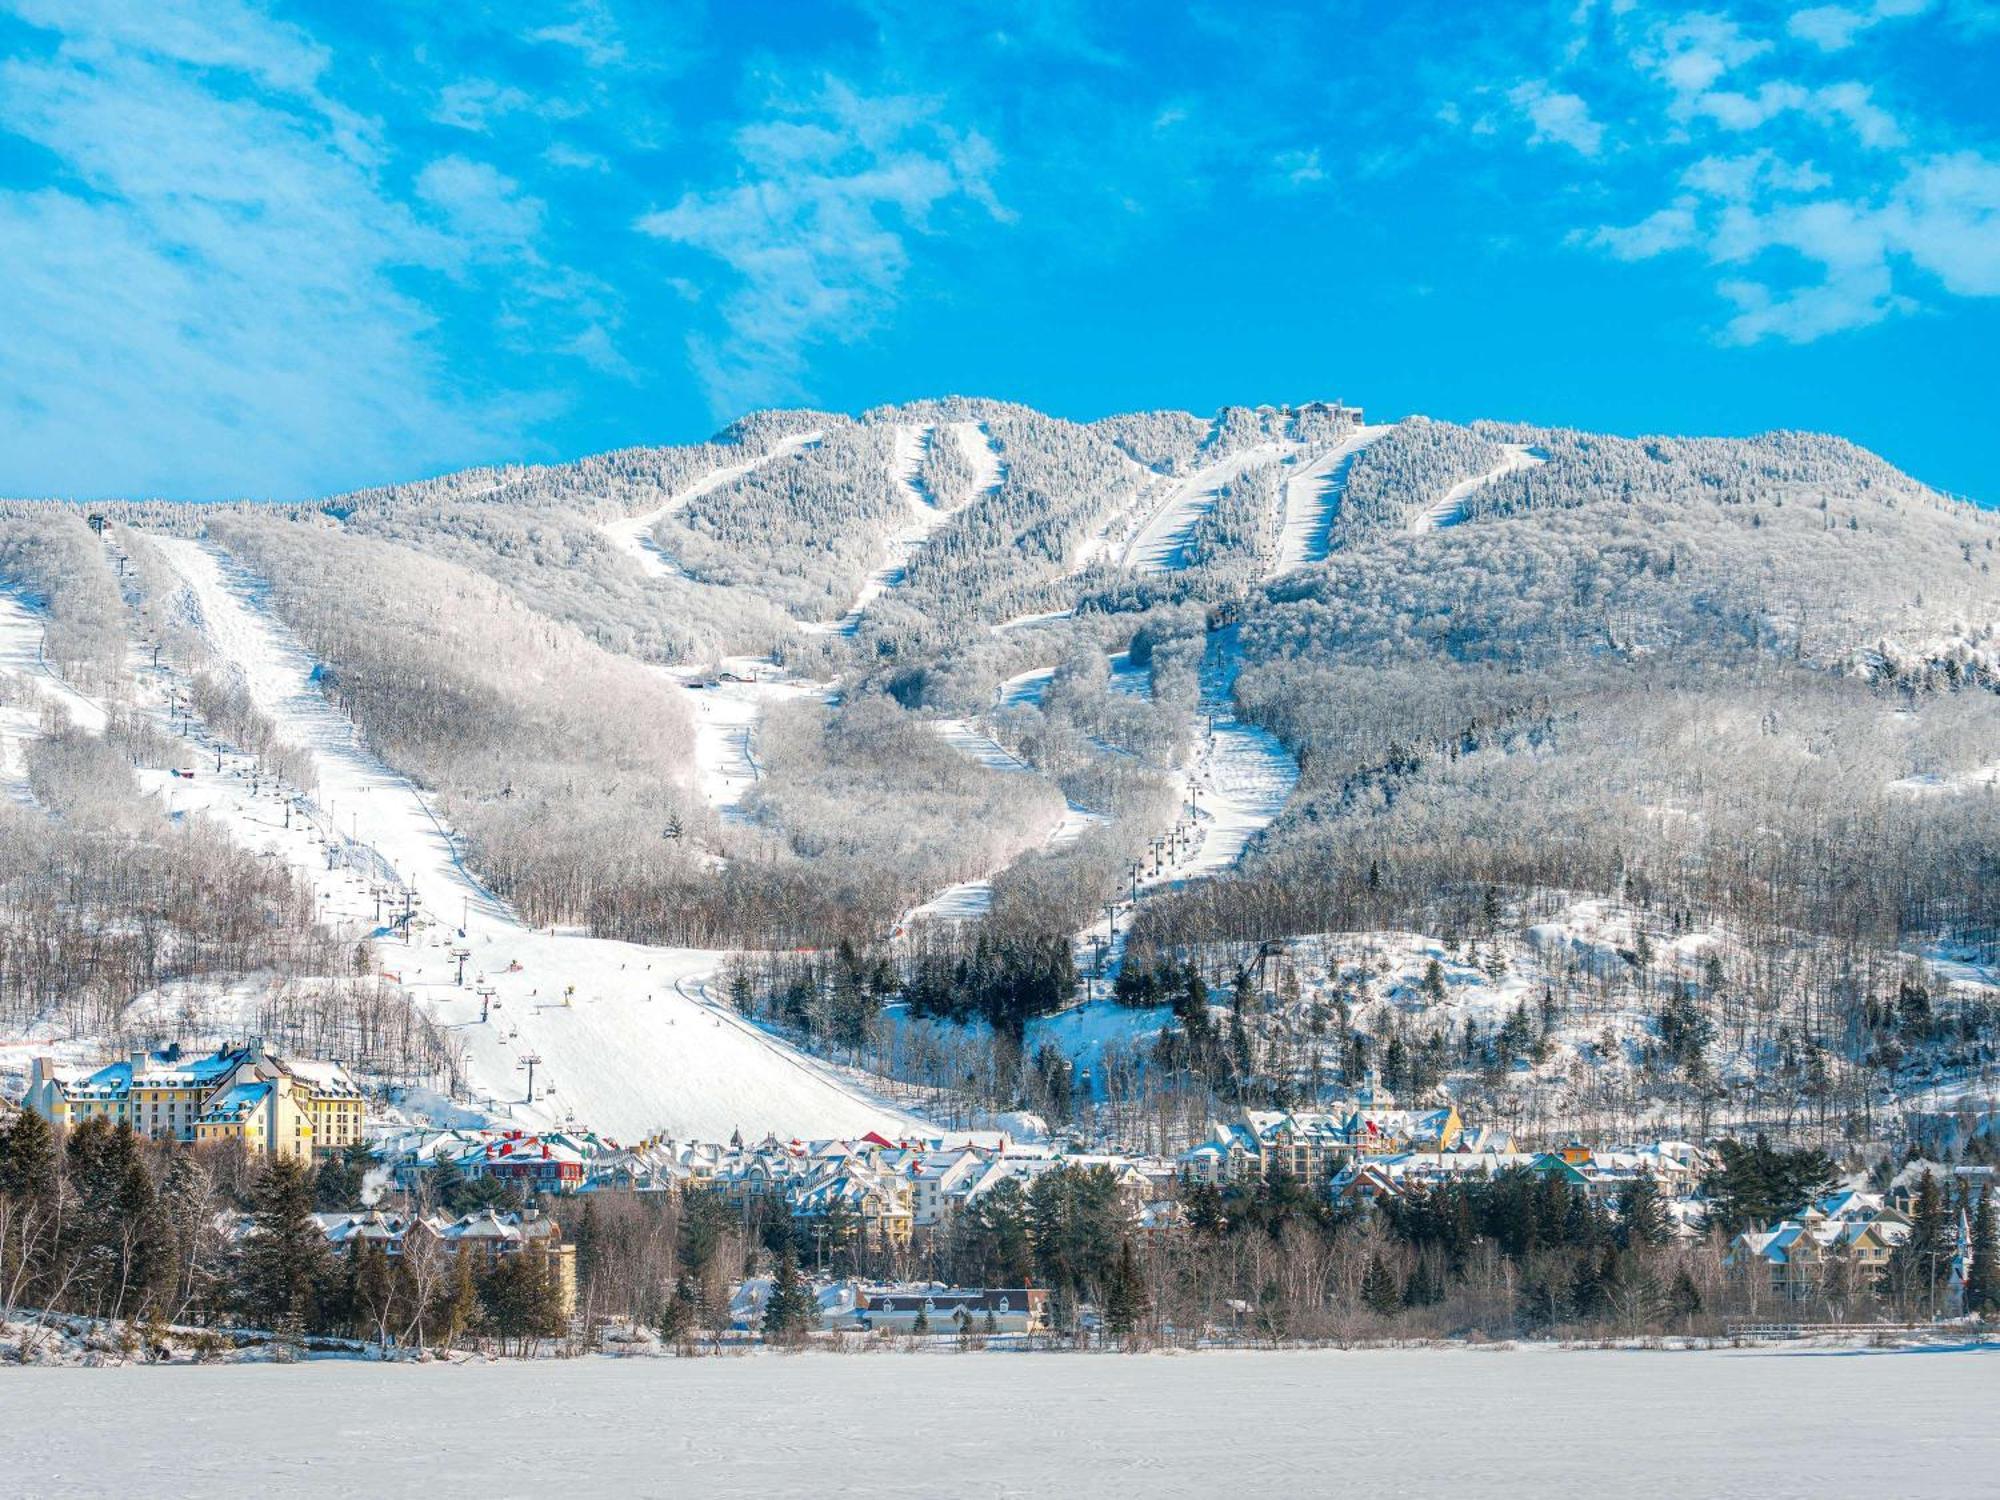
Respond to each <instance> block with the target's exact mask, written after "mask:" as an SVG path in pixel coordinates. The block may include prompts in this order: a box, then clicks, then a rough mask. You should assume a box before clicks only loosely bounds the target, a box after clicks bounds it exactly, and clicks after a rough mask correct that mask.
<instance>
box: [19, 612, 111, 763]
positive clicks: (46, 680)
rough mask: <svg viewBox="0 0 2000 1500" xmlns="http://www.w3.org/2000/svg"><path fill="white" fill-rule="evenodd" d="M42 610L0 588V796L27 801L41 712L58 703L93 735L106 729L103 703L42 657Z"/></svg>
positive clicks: (40, 728)
mask: <svg viewBox="0 0 2000 1500" xmlns="http://www.w3.org/2000/svg"><path fill="white" fill-rule="evenodd" d="M43 630H44V625H43V621H42V615H41V611H40V610H38V609H37V608H36V607H35V606H34V605H33V604H32V603H30V602H29V601H28V600H26V599H24V598H22V597H21V596H20V595H19V594H17V593H15V592H13V591H12V590H9V589H5V588H0V795H4V796H6V797H9V798H12V799H13V800H15V801H25V800H27V799H28V772H27V766H26V764H25V762H24V756H25V754H26V750H27V745H28V742H29V741H30V740H33V739H35V738H37V737H38V736H39V735H40V734H41V732H42V711H43V710H44V709H45V708H46V707H48V706H49V705H54V706H55V707H56V708H58V709H59V710H60V711H61V712H63V713H64V714H66V715H68V717H69V719H70V722H71V723H73V724H75V725H77V727H79V728H81V729H84V730H86V731H88V732H89V733H91V734H102V733H103V732H104V723H105V713H104V709H103V707H102V705H100V704H97V703H94V702H92V701H91V700H90V699H89V698H87V697H85V696H84V695H83V694H82V693H79V692H77V691H76V690H75V689H74V688H72V687H71V686H70V685H69V684H68V683H66V682H64V681H63V680H62V678H61V677H59V676H58V675H57V674H56V673H55V672H54V671H53V670H51V668H50V667H49V664H48V662H47V661H46V660H45V659H44V658H43V656H42V634H43Z"/></svg>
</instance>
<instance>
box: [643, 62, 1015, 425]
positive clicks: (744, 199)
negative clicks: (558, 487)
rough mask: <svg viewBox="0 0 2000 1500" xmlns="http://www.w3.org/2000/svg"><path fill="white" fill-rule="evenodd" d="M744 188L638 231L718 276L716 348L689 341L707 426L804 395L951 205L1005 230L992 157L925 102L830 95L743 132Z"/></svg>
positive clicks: (866, 322)
mask: <svg viewBox="0 0 2000 1500" xmlns="http://www.w3.org/2000/svg"><path fill="white" fill-rule="evenodd" d="M734 144H735V148H736V154H737V158H738V163H739V168H740V172H741V175H742V178H743V180H742V181H740V182H738V183H737V184H736V185H734V186H731V187H727V188H720V189H716V190H713V191H709V192H691V193H687V194H685V195H683V196H682V197H681V199H680V200H679V201H678V202H677V203H675V204H674V205H673V207H671V208H666V209H660V210H657V211H655V212H653V213H649V214H647V215H645V216H644V217H643V218H641V219H640V220H639V222H638V225H637V227H638V228H639V230H640V231H641V232H642V233H644V234H648V235H651V236H654V237H655V238H657V239H661V240H665V241H669V242H671V243H674V244H678V245H684V246H687V247H689V248H691V249H694V250H698V251H701V252H703V253H705V254H707V255H709V256H712V257H714V258H715V259H716V260H719V261H720V262H722V264H723V265H724V266H725V267H727V269H728V273H729V276H730V282H731V284H730V286H729V288H728V290H727V291H726V293H725V294H724V295H723V296H722V297H721V298H720V301H719V312H720V317H721V319H722V323H723V328H724V332H723V334H722V336H721V337H719V338H717V337H713V336H708V335H697V336H695V337H694V338H693V339H691V341H690V354H691V357H692V359H693V361H694V364H695V368H696V371H697V373H698V375H699V376H700V378H701V380H702V382H703V385H704V386H705V388H706V389H707V391H708V394H709V398H710V400H711V402H712V403H713V404H714V406H715V408H716V410H717V411H718V413H721V414H729V413H733V412H738V411H741V410H742V409H743V408H744V407H745V406H749V405H754V404H756V403H759V402H766V401H772V400H780V399H791V398H794V397H797V396H799V395H802V394H803V391H804V371H805V360H806V354H807V351H808V350H809V348H810V347H811V346H812V345H813V344H815V343H817V342H819V341H821V340H825V339H833V340H839V341H850V340H853V339H856V338H859V337H861V336H862V335H864V334H865V333H867V332H868V331H869V330H870V329H872V328H873V327H874V326H876V324H877V323H878V322H879V321H880V320H881V319H882V318H883V317H885V316H886V315H887V314H888V313H889V311H890V310H891V309H892V308H893V307H894V306H895V303H896V300H897V297H898V295H899V293H900V290H901V287H902V282H903V279H904V276H905V274H906V272H907V270H908V267H909V261H910V251H909V243H908V237H909V236H910V235H911V234H923V233H926V232H929V231H930V230H931V228H932V216H933V214H934V213H936V212H937V211H938V210H940V209H941V208H943V207H946V206H948V205H950V204H952V203H953V202H955V201H958V200H970V201H972V202H974V203H976V204H979V205H981V206H982V207H983V208H984V209H985V210H986V212H987V213H988V214H989V215H990V216H992V217H994V218H1006V217H1008V215H1007V213H1006V211H1005V210H1004V209H1003V208H1002V207H1001V205H1000V204H999V202H998V200H997V199H996V198H995V197H994V196H993V192H992V189H991V187H990V185H989V178H990V176H991V174H992V172H993V170H994V167H995V165H996V158H995V155H994V153H993V150H992V148H991V147H990V146H989V145H988V144H987V143H986V141H985V140H984V139H983V138H981V137H980V136H978V135H977V134H962V133H960V132H958V131H956V130H954V129H953V128H952V127H950V126H949V125H947V124H946V123H944V122H943V121H942V120H941V119H939V118H938V114H937V106H936V105H935V103H933V102H932V101H930V100H926V99H921V98H914V97H908V96H893V97H874V98H871V97H865V96H863V95H860V94H857V93H856V92H854V91H853V90H852V89H850V88H848V87H847V86H846V85H844V84H841V83H838V82H834V81H829V82H828V83H827V84H826V85H825V86H824V87H823V88H822V89H821V91H820V92H819V94H818V95H817V96H816V97H815V98H814V99H813V100H812V101H811V103H810V105H809V106H808V107H807V108H805V109H804V110H793V111H791V112H789V113H787V114H784V115H779V116H777V117H774V118H771V119H767V120H761V121H758V122H756V123H754V124H750V125H745V126H743V127H742V128H741V129H739V130H738V131H737V132H736V135H735V137H734Z"/></svg>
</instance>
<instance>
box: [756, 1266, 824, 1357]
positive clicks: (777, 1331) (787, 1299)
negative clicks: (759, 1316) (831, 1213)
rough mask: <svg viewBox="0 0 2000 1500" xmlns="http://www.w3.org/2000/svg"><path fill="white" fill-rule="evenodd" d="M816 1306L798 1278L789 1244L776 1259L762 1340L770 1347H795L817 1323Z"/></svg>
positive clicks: (801, 1279)
mask: <svg viewBox="0 0 2000 1500" xmlns="http://www.w3.org/2000/svg"><path fill="white" fill-rule="evenodd" d="M818 1315H819V1304H818V1302H817V1301H816V1300H815V1299H814V1297H813V1294H812V1288H810V1287H809V1286H807V1285H806V1283H805V1280H804V1278H803V1277H801V1276H800V1275H799V1257H798V1254H797V1252H796V1251H794V1250H793V1249H792V1247H791V1246H790V1245H789V1244H788V1245H786V1246H785V1248H784V1252H783V1253H782V1254H781V1255H780V1256H779V1257H778V1270H777V1274H776V1275H775V1276H773V1277H772V1278H771V1292H770V1295H769V1296H768V1297H766V1298H765V1299H764V1337H765V1338H767V1339H769V1340H770V1341H771V1342H773V1343H778V1344H788V1343H796V1342H797V1341H798V1340H800V1339H803V1338H804V1337H805V1336H806V1335H807V1334H808V1333H810V1332H811V1331H812V1329H813V1325H814V1324H816V1323H817V1322H818V1321H819V1316H818Z"/></svg>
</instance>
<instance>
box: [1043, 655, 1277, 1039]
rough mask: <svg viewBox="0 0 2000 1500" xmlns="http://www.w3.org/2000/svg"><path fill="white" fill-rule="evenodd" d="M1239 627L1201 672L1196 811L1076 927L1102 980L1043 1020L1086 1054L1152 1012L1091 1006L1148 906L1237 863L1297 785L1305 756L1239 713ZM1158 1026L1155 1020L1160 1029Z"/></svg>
mask: <svg viewBox="0 0 2000 1500" xmlns="http://www.w3.org/2000/svg"><path fill="white" fill-rule="evenodd" d="M1239 629H1240V627H1238V626H1235V625H1231V626H1228V627H1227V628H1225V629H1222V630H1218V631H1213V632H1211V633H1210V635H1209V637H1208V642H1207V649H1206V651H1205V653H1204V656H1203V660H1202V673H1201V695H1202V709H1203V712H1204V714H1205V715H1206V717H1207V720H1208V727H1207V730H1206V732H1205V733H1204V734H1203V736H1202V739H1201V741H1200V743H1199V746H1198V747H1197V749H1196V753H1195V757H1194V760H1193V762H1192V763H1191V764H1190V765H1189V766H1188V767H1187V768H1186V769H1185V770H1184V771H1183V772H1182V773H1181V787H1182V797H1183V801H1184V802H1185V804H1186V805H1187V808H1188V811H1187V812H1186V813H1185V814H1184V816H1183V818H1182V820H1181V822H1180V823H1179V825H1177V828H1176V830H1175V831H1173V832H1171V833H1169V834H1168V835H1166V836H1165V837H1163V838H1162V839H1160V840H1158V841H1156V842H1155V844H1154V845H1153V847H1152V849H1151V850H1150V851H1149V853H1148V856H1147V857H1146V858H1145V859H1143V860H1141V861H1140V864H1139V867H1138V868H1137V870H1136V871H1135V872H1134V875H1133V878H1132V880H1131V882H1130V883H1129V884H1128V885H1127V887H1126V890H1125V891H1124V892H1123V893H1121V894H1120V896H1119V897H1118V899H1117V900H1116V902H1115V903H1114V905H1113V907H1112V909H1111V910H1110V911H1109V912H1108V913H1107V914H1106V915H1105V916H1104V917H1102V918H1099V919H1097V920H1094V921H1093V922H1092V923H1091V925H1090V926H1088V927H1086V928H1085V929H1084V930H1083V931H1082V932H1080V933H1078V934H1076V939H1075V946H1076V956H1077V969H1078V971H1079V972H1081V973H1085V974H1093V973H1094V977H1092V978H1091V979H1090V980H1089V981H1088V982H1087V983H1086V985H1085V989H1084V997H1085V998H1084V1002H1083V1004H1082V1005H1081V1006H1077V1007H1072V1008H1071V1009H1070V1010H1068V1011H1064V1012H1060V1013H1059V1014H1058V1015H1057V1016H1054V1017H1046V1018H1044V1019H1043V1020H1041V1021H1038V1022H1037V1023H1036V1025H1037V1027H1038V1028H1039V1029H1038V1030H1037V1033H1036V1035H1037V1036H1038V1037H1041V1036H1046V1037H1047V1038H1049V1039H1051V1040H1055V1041H1057V1042H1058V1043H1059V1044H1062V1045H1067V1042H1066V1041H1065V1039H1068V1040H1069V1041H1074V1042H1075V1043H1076V1044H1077V1047H1079V1048H1083V1049H1085V1051H1089V1050H1094V1049H1095V1048H1097V1047H1098V1046H1100V1045H1101V1044H1102V1043H1103V1042H1104V1041H1105V1040H1107V1039H1111V1038H1113V1037H1114V1036H1115V1037H1116V1038H1117V1039H1120V1040H1129V1037H1130V1034H1131V1033H1132V1028H1133V1026H1134V1025H1135V1024H1137V1025H1142V1026H1143V1024H1144V1021H1143V1018H1142V1019H1141V1021H1140V1022H1134V1021H1132V1020H1131V1019H1130V1018H1129V1017H1128V1018H1126V1019H1123V1020H1114V1021H1113V1022H1112V1023H1110V1024H1109V1027H1108V1029H1107V1026H1106V1025H1104V1024H1100V1021H1101V1018H1100V1017H1098V1016H1096V1015H1094V1014H1093V1013H1091V1012H1090V1009H1089V1008H1090V1007H1091V1005H1092V1003H1093V1002H1100V1001H1101V1002H1104V1003H1105V1004H1109V1003H1110V995H1111V987H1112V985H1113V984H1114V983H1115V981H1116V979H1117V977H1118V972H1119V970H1120V968H1121V967H1122V966H1123V964H1124V961H1125V941H1126V939H1127V937H1128V936H1129V935H1130V933H1131V928H1132V923H1133V921H1134V919H1135V918H1136V917H1137V915H1138V909H1139V907H1140V906H1142V905H1143V904H1144V903H1145V902H1147V901H1148V900H1151V899H1153V898H1154V897H1156V896H1158V895H1160V894H1161V893H1163V892H1167V891H1174V890H1179V889H1181V888H1182V887H1183V886H1186V885H1188V884H1189V883H1191V882H1193V881H1197V880H1204V879H1209V878H1212V877H1214V876H1217V875H1221V874H1224V873H1226V872H1227V871H1229V870H1230V869H1233V868H1234V867H1235V866H1236V865H1237V864H1238V863H1239V862H1240V861H1241V860H1242V858H1243V855H1244V852H1245V851H1246V850H1247V849H1248V848H1249V846H1250V843H1251V841H1252V840H1253V839H1255V838H1256V837H1257V835H1258V834H1260V833H1262V832H1263V831H1264V830H1265V829H1266V828H1268V827H1270V826H1271V824H1272V823H1273V822H1275V821H1276V820H1277V818H1278V815H1279V814H1280V813H1282V812H1283V811H1284V808H1285V803H1286V802H1287V801H1288V800H1289V799H1290V797H1291V794H1292V790H1293V788H1294V787H1296V786H1297V785H1298V779H1299V767H1298V762H1297V761H1296V760H1294V759H1293V758H1292V756H1291V754H1290V752H1289V751H1287V750H1286V749H1285V747H1284V746H1283V745H1282V744H1281V743H1280V742H1279V741H1278V739H1277V737H1276V736H1275V735H1273V734H1271V733H1270V732H1269V731H1268V730H1265V729H1261V728H1259V727H1258V726H1257V725H1254V724H1249V723H1246V722H1244V721H1243V720H1242V719H1240V718H1238V717H1237V714H1236V706H1235V688H1236V677H1237V674H1238V672H1240V671H1241V670H1242V666H1243V658H1242V651H1241V648H1240V646H1239V644H1238V639H1237V637H1238V631H1239ZM1115 680H1116V679H1115V678H1114V681H1115ZM1157 1024H1158V1023H1157V1018H1154V1026H1153V1029H1157ZM1085 1051H1075V1050H1072V1052H1071V1055H1072V1057H1073V1058H1075V1059H1076V1060H1077V1061H1078V1062H1079V1063H1080V1064H1082V1063H1087V1062H1088V1061H1089V1058H1088V1057H1087V1056H1086V1055H1085Z"/></svg>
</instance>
